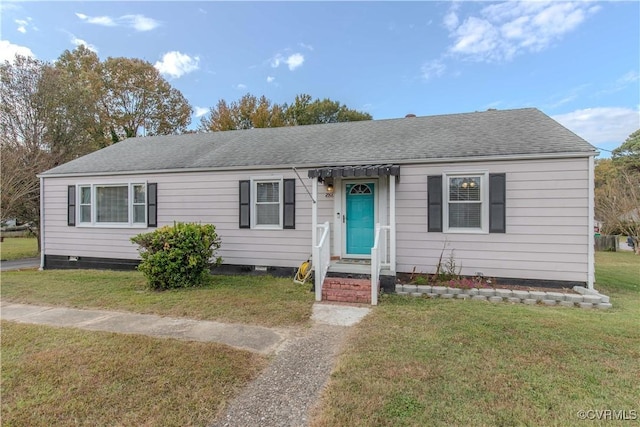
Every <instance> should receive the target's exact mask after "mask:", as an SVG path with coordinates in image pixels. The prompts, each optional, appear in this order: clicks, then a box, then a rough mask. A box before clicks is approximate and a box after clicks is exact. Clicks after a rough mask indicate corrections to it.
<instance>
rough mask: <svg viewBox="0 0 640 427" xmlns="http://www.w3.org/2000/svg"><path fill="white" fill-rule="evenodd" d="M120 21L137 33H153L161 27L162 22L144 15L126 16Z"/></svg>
mask: <svg viewBox="0 0 640 427" xmlns="http://www.w3.org/2000/svg"><path fill="white" fill-rule="evenodd" d="M120 20H121V21H122V22H124V23H126V24H128V25H129V26H131V27H133V28H134V29H135V30H136V31H151V30H153V29H155V28H157V27H158V26H159V25H160V22H158V21H156V20H155V19H153V18H147V17H146V16H144V15H125V16H122V17H120Z"/></svg>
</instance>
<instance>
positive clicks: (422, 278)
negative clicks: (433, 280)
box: [414, 276, 428, 286]
mask: <svg viewBox="0 0 640 427" xmlns="http://www.w3.org/2000/svg"><path fill="white" fill-rule="evenodd" d="M414 283H415V284H416V285H419V286H422V285H426V284H427V283H428V279H427V278H426V277H425V276H418V277H416V279H415V280H414Z"/></svg>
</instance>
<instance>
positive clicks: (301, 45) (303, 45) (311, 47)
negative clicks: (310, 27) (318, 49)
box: [298, 43, 313, 50]
mask: <svg viewBox="0 0 640 427" xmlns="http://www.w3.org/2000/svg"><path fill="white" fill-rule="evenodd" d="M298 46H300V47H302V48H304V49H307V50H313V46H311V45H310V44H305V43H298Z"/></svg>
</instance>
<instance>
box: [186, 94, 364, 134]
mask: <svg viewBox="0 0 640 427" xmlns="http://www.w3.org/2000/svg"><path fill="white" fill-rule="evenodd" d="M357 120H371V115H370V114H368V113H364V112H360V111H357V110H353V109H350V108H347V106H346V105H341V104H340V103H339V102H338V101H332V100H330V99H323V100H320V99H316V100H313V98H312V97H311V95H307V94H301V95H297V96H296V97H295V100H294V101H293V103H292V104H291V105H288V104H283V105H279V104H275V103H272V102H271V101H269V100H268V99H267V98H266V97H265V96H261V97H260V98H256V97H255V96H253V95H251V94H246V95H244V96H243V97H242V98H240V99H239V100H238V101H234V102H232V103H231V104H228V103H227V102H226V101H225V100H224V99H222V100H220V101H218V103H217V105H216V106H215V107H211V109H210V111H209V115H208V116H205V117H203V118H202V119H201V121H200V126H199V128H198V130H199V131H202V132H217V131H225V130H236V129H253V128H263V127H281V126H299V125H311V124H321V123H336V122H348V121H357Z"/></svg>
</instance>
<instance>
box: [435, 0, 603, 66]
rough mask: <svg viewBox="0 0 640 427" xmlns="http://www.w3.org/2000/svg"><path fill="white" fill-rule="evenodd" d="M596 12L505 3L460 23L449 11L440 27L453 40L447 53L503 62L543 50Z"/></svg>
mask: <svg viewBox="0 0 640 427" xmlns="http://www.w3.org/2000/svg"><path fill="white" fill-rule="evenodd" d="M599 9H600V7H599V6H597V5H596V6H594V5H593V3H590V2H581V1H578V2H546V1H535V2H533V1H528V2H525V1H523V2H520V1H508V2H503V3H498V4H491V5H489V6H485V7H483V8H482V9H481V10H480V13H479V16H468V17H466V18H465V19H464V20H463V21H462V22H460V18H459V16H458V14H457V13H456V10H457V9H455V8H452V9H450V11H449V12H448V13H447V14H446V15H445V17H444V19H443V24H444V26H445V27H446V28H447V29H448V30H449V36H450V37H451V38H452V39H453V40H454V41H453V44H452V45H451V46H450V48H449V51H450V52H451V53H453V54H456V55H459V56H462V57H465V58H469V59H474V60H477V61H504V60H510V59H512V58H513V57H514V56H515V55H518V54H520V53H523V52H527V51H528V52H538V51H541V50H543V49H546V48H547V47H549V46H550V45H551V44H552V43H553V42H555V41H556V40H559V39H561V38H562V37H563V36H564V35H565V34H567V33H569V32H571V31H573V30H575V29H576V28H577V27H578V26H579V25H580V24H582V23H583V22H584V21H585V20H586V19H587V17H588V16H589V15H591V14H593V13H596V12H597V11H598V10H599Z"/></svg>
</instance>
